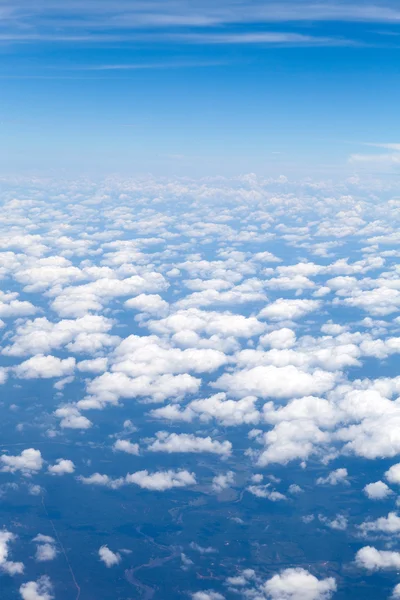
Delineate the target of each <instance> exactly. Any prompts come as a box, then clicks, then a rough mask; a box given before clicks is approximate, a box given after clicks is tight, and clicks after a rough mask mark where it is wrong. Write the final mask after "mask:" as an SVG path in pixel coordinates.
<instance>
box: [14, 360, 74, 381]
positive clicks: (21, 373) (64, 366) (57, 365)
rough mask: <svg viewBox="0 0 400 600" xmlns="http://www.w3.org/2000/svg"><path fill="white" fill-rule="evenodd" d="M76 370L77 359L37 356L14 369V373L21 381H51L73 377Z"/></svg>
mask: <svg viewBox="0 0 400 600" xmlns="http://www.w3.org/2000/svg"><path fill="white" fill-rule="evenodd" d="M74 369H75V359H74V358H72V357H69V358H65V359H61V358H57V357H56V356H52V355H48V356H45V355H44V354H37V355H36V356H33V357H32V358H29V359H28V360H26V361H25V362H22V363H21V364H19V365H18V366H16V367H14V373H15V375H16V377H18V378H19V379H38V378H42V379H49V378H52V377H65V376H66V375H71V373H73V371H74Z"/></svg>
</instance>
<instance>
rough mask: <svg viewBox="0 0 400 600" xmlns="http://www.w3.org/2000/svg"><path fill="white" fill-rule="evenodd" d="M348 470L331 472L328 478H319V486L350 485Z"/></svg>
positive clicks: (342, 469)
mask: <svg viewBox="0 0 400 600" xmlns="http://www.w3.org/2000/svg"><path fill="white" fill-rule="evenodd" d="M347 477H348V473H347V469H344V468H341V469H336V471H331V473H329V475H327V476H326V477H318V479H317V485H338V484H339V483H345V484H348V479H347Z"/></svg>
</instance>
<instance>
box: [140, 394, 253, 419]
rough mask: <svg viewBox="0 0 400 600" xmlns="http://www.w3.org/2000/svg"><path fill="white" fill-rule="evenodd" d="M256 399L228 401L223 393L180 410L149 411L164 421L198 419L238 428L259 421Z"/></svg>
mask: <svg viewBox="0 0 400 600" xmlns="http://www.w3.org/2000/svg"><path fill="white" fill-rule="evenodd" d="M256 402H257V398H256V397H254V396H246V397H245V398H241V399H240V400H237V401H236V400H228V399H227V397H226V394H225V392H221V393H219V394H214V395H213V396H210V397H209V398H203V399H201V400H193V401H192V402H189V404H187V405H186V407H185V408H184V409H183V410H180V409H179V407H178V406H177V405H176V404H169V405H167V406H163V407H161V408H156V409H155V410H152V411H151V413H150V414H151V416H152V417H155V418H156V419H165V420H166V421H183V422H187V423H191V422H192V421H193V420H194V419H196V418H198V419H200V421H204V422H208V421H211V420H212V419H215V420H216V421H217V422H219V423H221V424H222V425H226V426H239V425H243V424H251V425H255V424H257V423H258V422H259V420H260V413H259V411H258V410H257V408H256V406H255V405H256Z"/></svg>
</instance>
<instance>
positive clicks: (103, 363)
mask: <svg viewBox="0 0 400 600" xmlns="http://www.w3.org/2000/svg"><path fill="white" fill-rule="evenodd" d="M107 363H108V360H107V358H93V359H90V360H81V361H80V362H78V364H77V365H76V367H77V369H78V371H81V372H83V373H104V371H106V370H107Z"/></svg>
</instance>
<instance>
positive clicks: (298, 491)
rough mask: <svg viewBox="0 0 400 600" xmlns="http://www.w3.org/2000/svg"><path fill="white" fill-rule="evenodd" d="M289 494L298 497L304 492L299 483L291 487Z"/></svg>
mask: <svg viewBox="0 0 400 600" xmlns="http://www.w3.org/2000/svg"><path fill="white" fill-rule="evenodd" d="M288 492H289V494H292V495H294V496H297V495H298V494H302V493H303V492H304V490H303V489H302V488H301V487H300V486H299V485H297V483H292V484H291V485H290V486H289V489H288Z"/></svg>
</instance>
